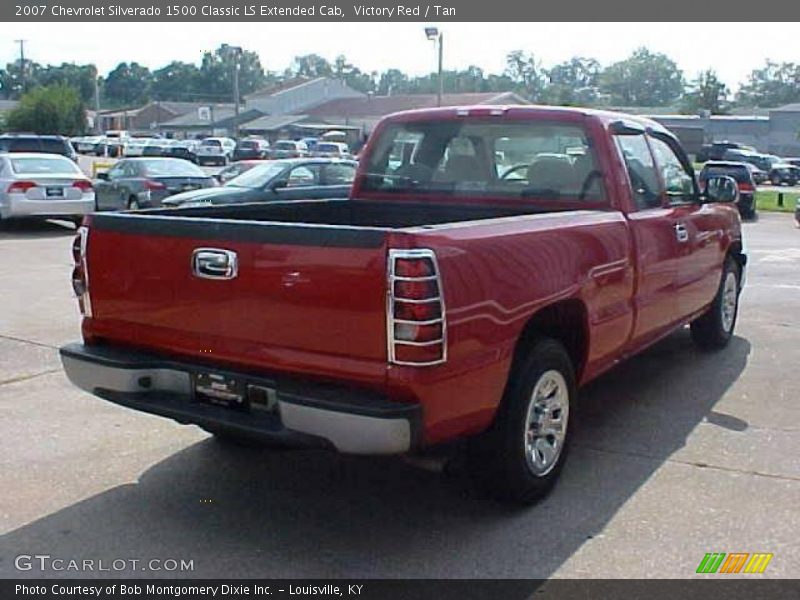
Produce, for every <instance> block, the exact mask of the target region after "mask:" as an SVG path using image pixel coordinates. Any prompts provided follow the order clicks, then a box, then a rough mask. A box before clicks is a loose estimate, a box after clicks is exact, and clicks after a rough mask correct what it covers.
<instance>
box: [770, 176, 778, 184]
mask: <svg viewBox="0 0 800 600" xmlns="http://www.w3.org/2000/svg"><path fill="white" fill-rule="evenodd" d="M769 182H770V183H771V184H772V185H780V184H781V178H780V177H778V176H777V175H773V176H772V177H770V178H769Z"/></svg>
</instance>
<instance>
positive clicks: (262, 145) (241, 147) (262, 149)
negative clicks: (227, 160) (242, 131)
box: [233, 138, 269, 160]
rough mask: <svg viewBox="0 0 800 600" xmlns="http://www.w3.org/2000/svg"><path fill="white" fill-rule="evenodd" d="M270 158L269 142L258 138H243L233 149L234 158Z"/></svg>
mask: <svg viewBox="0 0 800 600" xmlns="http://www.w3.org/2000/svg"><path fill="white" fill-rule="evenodd" d="M264 158H269V142H268V141H267V140H262V139H258V138H254V139H246V140H241V141H239V142H238V143H237V144H236V148H235V149H234V150H233V160H252V159H264Z"/></svg>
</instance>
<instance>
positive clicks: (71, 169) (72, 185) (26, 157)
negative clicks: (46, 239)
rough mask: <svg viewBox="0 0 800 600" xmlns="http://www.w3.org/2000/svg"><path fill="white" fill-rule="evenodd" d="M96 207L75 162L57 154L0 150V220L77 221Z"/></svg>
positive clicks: (91, 190) (85, 179) (90, 191)
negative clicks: (64, 219) (7, 152)
mask: <svg viewBox="0 0 800 600" xmlns="http://www.w3.org/2000/svg"><path fill="white" fill-rule="evenodd" d="M94 209H95V203H94V188H93V186H92V182H91V181H90V180H89V178H88V177H86V175H84V173H83V171H81V170H80V168H79V167H78V165H76V164H75V163H74V162H72V161H71V160H69V159H68V158H65V157H63V156H59V155H57V154H39V153H34V152H15V153H13V154H0V221H2V220H5V219H14V218H23V217H40V218H66V219H70V220H72V221H75V222H76V223H78V222H79V221H80V219H81V218H83V215H85V214H88V213H90V212H92V211H93V210H94Z"/></svg>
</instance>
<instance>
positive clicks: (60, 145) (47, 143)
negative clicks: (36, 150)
mask: <svg viewBox="0 0 800 600" xmlns="http://www.w3.org/2000/svg"><path fill="white" fill-rule="evenodd" d="M66 151H67V147H66V144H65V143H64V142H63V141H61V140H48V139H42V152H50V153H52V154H64V152H66Z"/></svg>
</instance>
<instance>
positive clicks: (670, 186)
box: [650, 137, 695, 205]
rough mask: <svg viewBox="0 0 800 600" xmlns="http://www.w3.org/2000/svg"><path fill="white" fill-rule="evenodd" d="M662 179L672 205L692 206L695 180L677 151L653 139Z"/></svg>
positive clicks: (665, 143) (651, 139)
mask: <svg viewBox="0 0 800 600" xmlns="http://www.w3.org/2000/svg"><path fill="white" fill-rule="evenodd" d="M650 144H651V146H652V148H653V154H655V156H656V161H657V163H658V168H659V171H660V172H661V179H662V180H663V182H664V189H665V191H666V194H667V201H668V202H669V203H670V204H671V205H674V204H691V203H692V202H694V201H695V190H694V178H693V177H692V176H691V175H690V174H689V173H688V172H687V171H686V168H685V167H684V166H683V164H682V163H681V160H680V159H679V158H678V155H677V154H676V153H675V150H674V149H673V148H672V147H671V146H670V145H669V144H668V143H667V142H665V141H664V140H662V139H660V138H657V137H651V138H650Z"/></svg>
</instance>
